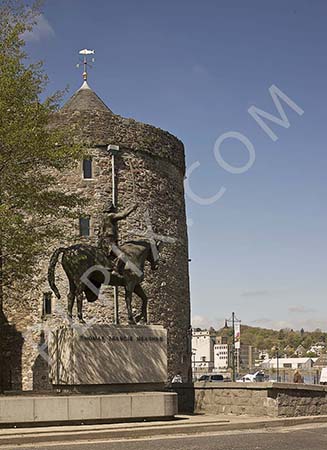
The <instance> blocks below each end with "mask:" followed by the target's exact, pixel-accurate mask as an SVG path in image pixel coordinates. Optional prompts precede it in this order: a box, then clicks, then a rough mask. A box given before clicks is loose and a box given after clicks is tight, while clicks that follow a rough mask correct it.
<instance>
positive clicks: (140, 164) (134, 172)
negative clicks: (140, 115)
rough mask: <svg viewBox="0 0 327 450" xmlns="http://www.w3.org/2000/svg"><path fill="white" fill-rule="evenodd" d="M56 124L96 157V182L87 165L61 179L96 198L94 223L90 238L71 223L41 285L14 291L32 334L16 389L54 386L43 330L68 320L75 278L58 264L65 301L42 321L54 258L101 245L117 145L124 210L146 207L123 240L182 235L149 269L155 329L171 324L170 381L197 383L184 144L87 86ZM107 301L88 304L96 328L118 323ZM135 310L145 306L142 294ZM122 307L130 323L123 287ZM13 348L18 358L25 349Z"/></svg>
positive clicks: (106, 293)
mask: <svg viewBox="0 0 327 450" xmlns="http://www.w3.org/2000/svg"><path fill="white" fill-rule="evenodd" d="M51 127H54V128H56V127H59V128H61V127H69V128H70V130H71V137H72V141H73V142H78V143H80V144H83V145H84V146H85V148H86V149H87V153H88V155H89V157H90V158H91V159H92V172H93V175H92V178H91V179H84V178H83V174H82V162H81V164H79V165H78V167H76V168H75V169H73V170H67V171H66V172H62V173H57V174H56V177H57V179H58V184H59V185H60V187H61V189H63V190H65V191H68V192H76V193H80V194H81V195H82V196H84V197H86V198H87V199H89V200H90V202H89V204H88V205H87V207H86V208H85V210H84V211H81V215H82V216H88V217H89V218H90V237H83V238H82V237H80V236H79V227H78V222H76V221H74V220H71V221H66V222H65V223H63V224H62V226H63V230H64V232H65V236H67V240H63V241H60V242H58V243H57V245H56V246H53V247H51V248H47V249H45V253H44V258H42V260H40V262H39V265H38V267H36V268H35V273H36V275H35V280H34V281H35V282H34V283H33V285H32V286H31V287H30V286H26V289H25V294H24V298H22V297H21V296H18V295H15V293H14V292H11V293H8V294H7V299H6V300H5V305H4V310H5V314H6V316H7V319H8V321H9V323H11V324H14V325H15V327H16V330H17V332H19V333H22V334H23V336H24V337H25V341H24V343H23V347H22V349H20V350H21V352H22V365H21V366H22V369H20V367H16V366H15V365H14V364H13V365H12V367H11V368H10V373H11V384H12V388H14V389H20V388H23V389H28V390H30V389H34V390H40V389H47V388H49V387H50V385H49V380H48V367H47V364H46V362H45V361H43V360H42V358H41V357H40V356H39V352H38V346H39V345H42V344H43V342H44V335H43V332H42V329H43V328H46V327H52V326H56V325H57V324H60V323H62V320H63V319H62V311H66V294H67V287H68V286H67V285H68V281H67V278H66V276H65V275H64V274H63V272H62V270H59V265H58V270H57V278H56V284H57V286H58V288H59V290H60V293H61V300H60V301H55V299H54V296H53V301H52V314H51V315H49V316H46V317H43V318H42V296H43V292H45V291H47V290H49V287H48V285H47V281H46V274H47V266H48V261H49V256H50V255H51V253H52V251H53V250H54V249H55V247H59V246H64V245H67V244H68V243H69V244H71V243H72V241H73V242H87V243H91V244H96V243H97V233H98V230H99V226H100V220H101V213H102V210H103V208H104V206H106V205H107V204H108V202H110V201H111V198H112V197H111V195H112V192H111V190H112V188H111V177H112V173H111V157H110V154H109V153H108V150H107V146H108V145H109V144H113V145H119V147H120V150H119V154H118V156H117V157H116V170H117V182H118V210H119V209H122V208H126V207H128V206H130V205H132V204H134V203H135V202H137V203H139V205H140V207H139V208H138V209H137V211H135V212H134V213H133V214H132V215H131V216H129V217H128V219H127V220H126V221H121V222H120V226H119V242H120V243H121V242H123V241H127V240H130V239H135V238H140V235H142V233H144V232H145V230H146V229H147V227H148V221H149V220H150V222H151V225H152V227H153V231H154V232H155V233H158V234H161V235H165V236H169V237H171V238H174V242H173V243H166V244H164V246H163V249H162V252H161V261H160V264H159V269H158V270H157V271H156V272H152V271H151V270H150V268H147V269H146V276H145V281H144V283H143V286H144V288H145V290H146V292H147V294H148V296H149V305H148V317H149V322H150V324H159V325H163V326H164V327H165V328H166V329H167V330H168V374H169V377H168V378H169V379H171V378H172V377H173V376H174V375H175V374H176V373H177V372H181V374H182V377H183V379H184V380H185V381H187V380H190V376H191V347H190V339H191V329H190V293H189V270H188V238H187V227H186V215H185V201H184V187H183V180H184V174H185V159H184V146H183V144H182V142H180V141H179V140H178V139H177V138H175V137H174V136H172V135H171V134H169V133H168V132H165V131H163V130H161V129H159V128H155V127H153V126H151V125H146V124H143V123H139V122H136V121H135V120H133V119H125V118H123V117H120V116H118V115H115V114H113V113H112V111H110V109H109V108H108V107H107V106H106V105H105V104H104V103H103V102H102V100H101V99H100V98H99V97H98V96H97V95H96V94H95V92H93V91H92V90H91V89H90V88H89V87H88V85H86V84H84V85H83V86H82V88H81V89H80V90H78V91H77V92H76V93H75V94H74V95H73V97H72V98H71V99H70V100H69V101H68V102H67V103H66V104H65V105H64V107H63V108H62V109H61V110H60V111H59V112H58V113H56V114H55V115H54V117H53V121H52V124H51ZM145 212H146V214H145ZM101 296H102V299H105V300H106V301H105V302H103V301H102V302H99V301H97V302H95V303H93V304H91V303H89V304H87V302H86V301H84V318H85V320H86V322H88V321H90V320H91V319H92V318H95V322H96V323H112V322H113V292H112V288H109V287H108V288H106V289H104V290H103V292H102V293H101ZM134 307H135V308H136V310H139V308H140V303H139V301H138V300H137V299H136V296H134ZM119 308H120V317H121V322H122V323H123V324H124V323H126V314H125V302H124V297H123V289H120V295H119ZM17 342H20V340H18V341H17ZM12 350H13V353H15V352H17V351H18V350H17V349H16V350H15V349H12Z"/></svg>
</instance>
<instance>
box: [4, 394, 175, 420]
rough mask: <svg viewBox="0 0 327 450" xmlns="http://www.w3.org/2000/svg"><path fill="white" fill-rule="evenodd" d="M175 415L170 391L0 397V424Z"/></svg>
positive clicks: (135, 418)
mask: <svg viewBox="0 0 327 450" xmlns="http://www.w3.org/2000/svg"><path fill="white" fill-rule="evenodd" d="M175 414H177V394H175V393H171V392H143V393H140V392H138V393H126V394H110V395H84V396H83V395H72V396H15V397H14V396H13V397H11V396H8V397H0V426H1V425H3V426H4V425H20V424H38V425H40V424H49V423H60V424H61V423H62V424H64V423H81V422H83V423H87V422H110V421H117V420H120V419H121V420H124V419H125V420H137V419H144V418H168V417H173V416H174V415H175Z"/></svg>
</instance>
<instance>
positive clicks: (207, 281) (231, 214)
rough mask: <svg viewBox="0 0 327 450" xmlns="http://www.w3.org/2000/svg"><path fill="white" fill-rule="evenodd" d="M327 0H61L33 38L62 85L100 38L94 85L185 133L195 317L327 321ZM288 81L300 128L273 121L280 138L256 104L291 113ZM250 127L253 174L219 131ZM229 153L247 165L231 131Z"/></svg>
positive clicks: (266, 322)
mask: <svg viewBox="0 0 327 450" xmlns="http://www.w3.org/2000/svg"><path fill="white" fill-rule="evenodd" d="M326 23H327V2H326V1H324V0H315V1H314V2H313V1H312V0H311V1H310V0H288V1H287V2H285V0H275V1H274V2H268V1H263V0H247V1H244V0H206V1H204V2H199V1H194V0H175V1H172V0H166V1H165V2H159V1H153V0H152V1H150V0H138V1H135V0H134V1H132V0H120V1H119V2H114V1H111V0H108V1H104V0H93V1H92V2H90V1H86V0H48V1H47V2H46V5H45V8H44V17H43V18H42V20H41V22H40V24H39V26H38V28H37V29H36V30H35V33H34V35H33V36H30V37H29V42H28V51H29V53H30V55H31V57H32V59H33V60H34V59H43V60H44V61H45V69H46V71H47V73H48V75H49V77H50V83H49V86H48V90H49V92H51V91H54V90H57V89H62V88H64V87H65V86H66V85H67V84H69V85H70V94H71V93H73V92H74V91H75V90H76V89H77V88H78V87H79V86H80V84H81V75H80V72H79V71H78V70H77V69H76V68H75V65H76V63H77V62H78V50H80V49H82V48H85V47H86V48H91V49H95V50H96V63H95V66H94V69H93V70H92V73H91V74H90V84H91V86H92V87H93V88H94V90H96V92H97V93H98V94H99V95H100V96H101V98H102V99H103V100H104V101H105V102H106V103H107V105H108V106H109V107H110V108H111V109H112V110H113V111H114V112H116V113H118V114H121V115H123V116H126V117H134V118H135V119H137V120H140V121H143V122H147V123H151V124H154V125H156V126H159V127H161V128H164V129H167V130H169V131H170V132H172V133H173V134H175V135H176V136H178V137H179V138H180V139H181V140H182V141H183V142H184V144H185V148H186V161H187V166H188V167H190V166H191V165H192V164H193V163H194V162H196V161H199V163H200V166H199V168H198V169H197V170H196V171H195V172H194V173H193V174H192V175H191V177H189V181H190V184H191V187H192V190H193V191H194V192H195V193H196V194H197V195H199V196H202V197H208V196H212V195H213V194H215V193H216V192H217V191H218V190H219V189H220V187H221V186H225V187H226V192H225V194H224V195H223V197H222V198H221V199H220V200H218V201H217V202H215V203H213V204H211V205H208V206H202V205H199V204H198V203H196V202H194V201H193V200H192V199H190V198H187V215H188V218H189V223H190V226H189V240H190V257H191V258H192V262H191V263H190V269H191V296H192V313H193V323H194V325H200V326H201V325H202V326H208V325H213V326H215V327H219V326H221V325H222V322H223V320H224V318H225V317H227V318H228V317H229V316H230V315H231V312H232V311H233V310H234V311H235V312H236V314H237V316H238V317H239V318H240V319H241V320H242V322H243V323H247V324H249V325H260V326H267V327H274V328H281V327H294V328H301V327H302V326H303V327H304V328H305V329H315V328H317V327H320V328H322V329H324V330H327V301H326V299H327V282H326V263H327V261H326V259H327V257H326V250H327V245H326V244H327V243H326V219H327V214H326V166H327V155H326V129H327V126H326V125H327V106H326V105H327V85H326V79H327V51H326V50H327V48H326V42H327V28H326ZM273 84H274V85H276V86H277V87H278V88H279V89H281V90H282V91H283V92H284V93H285V94H286V95H287V96H288V97H289V98H291V99H292V100H293V101H294V102H296V104H297V105H298V106H299V107H300V108H301V109H302V110H304V114H303V115H302V116H300V115H298V114H297V113H296V112H294V111H292V109H290V108H289V107H288V106H287V105H285V104H283V106H284V108H285V112H286V114H287V116H288V119H289V122H290V127H289V128H287V129H286V128H282V127H280V126H278V125H276V124H272V123H271V122H268V124H269V126H271V128H272V129H273V131H274V132H275V133H276V134H277V136H278V138H279V139H278V140H277V141H276V142H273V141H272V140H271V139H270V138H269V136H268V135H267V134H266V133H264V131H263V130H262V129H261V128H260V127H259V125H258V124H257V122H256V121H255V120H254V119H253V117H251V116H250V115H249V113H248V112H247V110H248V108H249V107H251V106H252V105H254V106H257V107H258V108H261V109H263V110H265V111H267V112H270V113H271V114H274V115H277V110H276V107H275V105H274V103H273V101H272V98H271V96H270V93H269V87H270V86H271V85H273ZM230 131H237V132H239V133H242V134H243V135H244V136H246V137H247V139H249V141H250V142H251V143H252V145H253V147H254V148H255V163H254V164H253V166H252V167H251V168H250V169H249V170H248V171H246V172H245V173H243V174H231V173H229V172H227V171H225V170H224V169H223V168H222V167H220V166H219V165H218V163H217V162H216V160H215V156H214V143H215V141H216V139H217V138H218V137H219V136H221V135H222V134H223V133H226V132H230ZM221 153H222V155H223V158H224V159H225V160H226V161H228V162H229V163H230V164H231V165H234V166H239V167H240V166H244V164H246V162H247V160H248V153H247V151H246V150H245V147H244V145H243V144H242V143H240V142H238V141H237V140H236V139H229V140H228V141H225V142H224V143H223V145H222V146H221Z"/></svg>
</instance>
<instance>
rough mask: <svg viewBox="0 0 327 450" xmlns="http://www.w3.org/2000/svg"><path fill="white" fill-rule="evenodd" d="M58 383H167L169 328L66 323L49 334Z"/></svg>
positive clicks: (53, 374) (54, 377)
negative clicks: (82, 325) (66, 324)
mask: <svg viewBox="0 0 327 450" xmlns="http://www.w3.org/2000/svg"><path fill="white" fill-rule="evenodd" d="M47 343H48V352H49V359H50V379H51V382H52V383H53V384H55V385H90V384H96V385H98V384H137V383H165V382H166V381H167V332H166V330H165V329H164V328H163V327H162V326H114V325H93V326H91V327H90V328H82V327H81V328H80V329H79V328H71V327H62V328H59V329H57V330H54V331H51V332H50V333H49V334H48V336H47Z"/></svg>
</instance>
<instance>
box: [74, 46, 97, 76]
mask: <svg viewBox="0 0 327 450" xmlns="http://www.w3.org/2000/svg"><path fill="white" fill-rule="evenodd" d="M78 53H79V54H80V55H83V59H81V60H80V62H79V63H78V64H76V67H81V64H83V67H84V71H83V79H84V81H87V68H88V67H92V66H91V64H90V63H89V61H88V57H89V56H90V55H94V54H95V50H87V49H86V48H84V50H80V51H79V52H78ZM94 61H95V58H94V57H92V58H91V62H92V63H93V62H94Z"/></svg>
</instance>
